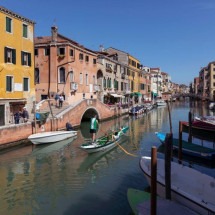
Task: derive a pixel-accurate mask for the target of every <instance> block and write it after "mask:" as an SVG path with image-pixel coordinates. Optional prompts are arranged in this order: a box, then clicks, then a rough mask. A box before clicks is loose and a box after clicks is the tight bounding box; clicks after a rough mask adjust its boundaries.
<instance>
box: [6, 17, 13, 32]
mask: <svg viewBox="0 0 215 215" xmlns="http://www.w3.org/2000/svg"><path fill="white" fill-rule="evenodd" d="M6 31H7V32H9V33H12V19H11V18H9V17H6Z"/></svg>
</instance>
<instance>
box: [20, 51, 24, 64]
mask: <svg viewBox="0 0 215 215" xmlns="http://www.w3.org/2000/svg"><path fill="white" fill-rule="evenodd" d="M21 64H22V65H24V52H23V51H21Z"/></svg>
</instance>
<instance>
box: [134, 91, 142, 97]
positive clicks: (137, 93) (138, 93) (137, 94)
mask: <svg viewBox="0 0 215 215" xmlns="http://www.w3.org/2000/svg"><path fill="white" fill-rule="evenodd" d="M134 95H136V96H142V93H140V92H134Z"/></svg>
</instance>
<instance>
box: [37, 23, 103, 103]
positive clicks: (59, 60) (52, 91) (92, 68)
mask: <svg viewBox="0 0 215 215" xmlns="http://www.w3.org/2000/svg"><path fill="white" fill-rule="evenodd" d="M51 33H52V35H51V36H42V37H36V38H35V84H36V86H35V88H36V89H35V90H36V101H37V102H39V101H41V100H43V99H46V98H47V97H49V98H54V97H55V95H56V94H63V96H64V99H65V101H66V102H67V103H68V104H72V103H74V102H78V101H80V99H85V98H86V99H89V98H97V93H98V88H97V82H99V81H100V80H99V77H98V78H97V53H96V52H94V51H92V50H90V49H87V48H85V47H84V46H82V45H80V44H79V43H77V42H75V41H73V40H71V39H69V38H67V37H65V36H63V35H61V34H59V33H58V28H57V27H56V26H53V27H52V28H51Z"/></svg>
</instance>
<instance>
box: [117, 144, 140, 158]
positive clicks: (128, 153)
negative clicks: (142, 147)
mask: <svg viewBox="0 0 215 215" xmlns="http://www.w3.org/2000/svg"><path fill="white" fill-rule="evenodd" d="M115 143H116V144H117V145H118V146H119V147H120V148H121V149H122V150H123V151H124V152H125V153H126V154H127V155H130V156H133V157H138V156H137V155H135V154H131V153H130V152H128V151H126V150H125V149H124V148H123V147H122V146H121V145H120V144H119V143H118V142H117V141H116V142H115Z"/></svg>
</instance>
